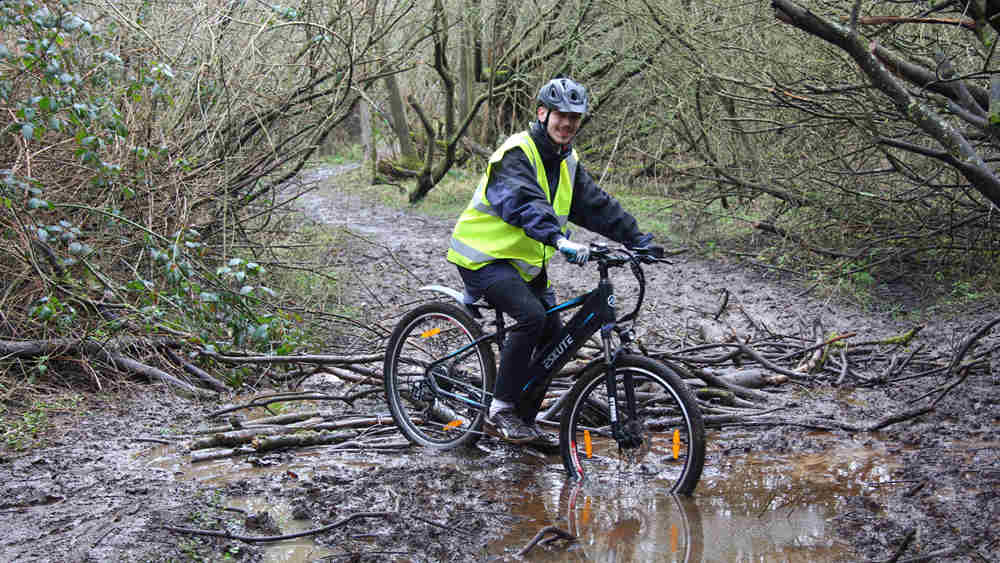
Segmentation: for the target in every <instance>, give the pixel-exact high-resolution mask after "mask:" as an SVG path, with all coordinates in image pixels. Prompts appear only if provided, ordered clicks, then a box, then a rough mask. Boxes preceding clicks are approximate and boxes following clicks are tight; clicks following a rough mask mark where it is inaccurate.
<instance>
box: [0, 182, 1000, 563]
mask: <svg viewBox="0 0 1000 563" xmlns="http://www.w3.org/2000/svg"><path fill="white" fill-rule="evenodd" d="M328 175H332V172H329V173H328ZM321 176H322V175H314V176H313V178H312V179H314V180H321V181H322V188H321V189H319V190H317V191H316V192H314V193H313V194H312V195H310V196H309V198H308V199H304V200H303V207H304V208H305V209H306V214H307V216H308V217H309V219H311V220H313V221H316V222H317V223H320V224H325V225H327V226H329V227H330V228H334V229H345V228H347V229H351V231H352V233H354V235H352V236H351V237H348V238H346V239H345V240H348V241H349V242H348V248H345V249H343V250H341V251H338V252H336V253H331V255H330V256H329V261H330V262H331V263H333V264H335V265H338V266H340V267H341V268H342V269H343V271H345V272H349V275H346V274H345V276H344V278H343V279H351V280H353V282H352V283H351V284H345V287H344V291H345V294H344V296H343V298H344V299H345V300H351V301H353V302H356V303H358V304H359V307H360V308H361V309H363V310H364V311H366V312H367V315H369V316H370V317H371V319H370V320H372V321H373V322H377V323H380V324H383V325H384V326H386V327H391V325H392V323H393V319H394V318H396V317H397V316H398V314H399V311H401V310H404V309H405V308H406V307H408V306H410V305H411V304H412V303H413V302H414V301H416V300H418V299H419V298H420V297H419V295H418V291H417V289H418V288H419V287H420V286H423V285H427V284H432V283H440V284H445V285H451V286H453V287H458V286H459V278H458V276H457V274H456V273H455V272H454V270H453V269H452V268H451V267H450V266H448V265H447V264H446V263H445V261H444V260H443V254H444V250H445V245H446V241H447V237H448V234H449V232H450V229H451V221H450V220H448V219H440V218H435V217H430V216H426V215H423V214H421V213H420V212H419V211H416V210H399V209H389V208H385V207H381V206H377V205H372V204H370V203H369V202H366V201H364V200H361V199H359V198H357V197H354V196H349V195H345V194H344V193H342V192H340V191H338V190H337V189H336V185H335V183H334V182H333V181H332V180H331V178H329V177H321ZM359 222H360V224H359ZM579 235H580V236H579V238H580V239H581V240H588V238H589V237H588V236H587V235H586V234H585V233H579ZM552 270H553V271H552V276H551V277H552V279H554V280H556V281H557V283H558V285H557V291H558V293H559V295H560V296H562V297H565V296H568V295H570V294H571V293H572V292H574V291H578V290H582V289H584V288H586V287H587V286H588V284H591V283H593V281H594V280H595V279H596V273H594V272H590V271H588V270H586V269H580V268H578V267H576V266H572V265H569V264H565V263H562V262H561V261H559V260H554V261H553V267H552ZM647 274H648V279H649V289H650V295H649V298H648V299H649V301H648V303H649V307H648V309H647V311H646V313H645V317H644V319H645V320H644V323H643V326H644V330H645V336H644V342H647V343H648V344H649V345H650V346H651V347H654V348H655V347H657V346H660V347H671V346H677V345H679V344H682V345H690V344H691V343H693V342H696V341H697V333H698V330H699V329H698V327H699V323H700V322H701V321H702V320H703V319H705V318H706V317H710V316H712V315H713V313H714V312H716V311H717V310H718V309H719V304H720V302H721V301H722V299H723V295H728V305H727V308H726V311H727V313H726V314H725V315H724V316H723V317H722V318H723V320H724V322H725V323H726V324H727V325H728V326H729V327H730V328H731V329H733V330H735V331H737V332H742V333H760V332H761V331H771V332H774V333H780V334H807V333H811V330H812V325H813V323H814V321H815V320H816V319H819V320H820V321H821V322H822V325H823V329H824V331H825V332H826V333H833V332H836V333H847V332H853V333H856V334H858V335H861V336H859V338H862V339H868V338H872V339H875V338H886V337H890V336H894V335H898V334H901V333H903V332H905V331H907V330H910V329H912V328H914V327H915V326H923V329H922V331H921V332H920V335H919V343H920V344H921V345H923V346H926V348H925V349H928V350H934V353H935V354H936V357H938V358H939V361H940V362H947V361H949V359H950V356H951V354H952V353H953V352H954V350H955V348H956V347H957V346H958V344H959V343H960V341H961V339H962V337H964V336H965V335H966V334H968V332H969V331H971V330H972V329H974V328H975V327H977V326H980V325H981V324H982V323H984V322H985V321H987V320H989V319H991V318H992V317H991V314H992V313H993V311H995V303H990V304H985V303H978V304H977V305H976V306H975V307H973V308H966V309H963V308H961V307H952V308H951V309H950V310H945V309H941V308H928V307H926V305H925V304H924V303H922V302H921V301H920V300H919V299H918V298H917V297H916V296H917V295H918V293H917V292H916V291H913V290H912V289H911V288H906V287H901V286H896V287H881V288H876V294H877V295H878V296H879V297H878V299H877V301H878V303H879V305H878V306H875V307H869V308H868V309H861V308H858V307H854V306H851V305H849V304H845V303H842V302H838V301H837V300H835V299H832V298H825V297H818V296H815V295H813V292H810V291H807V290H806V288H804V287H802V286H799V285H796V284H793V283H791V281H789V280H783V279H780V278H778V277H776V276H775V273H774V272H773V271H767V270H760V269H754V268H748V267H746V266H744V265H742V264H740V263H738V262H736V261H727V260H725V259H717V260H704V259H700V258H696V257H693V256H687V255H680V256H678V257H676V258H675V259H674V263H673V264H672V265H670V266H666V267H663V268H660V269H658V270H653V269H649V270H647ZM620 291H621V290H620ZM927 311H931V312H930V313H928V312H927ZM951 382H953V380H946V379H943V378H941V377H940V376H933V377H914V378H912V379H910V380H907V381H906V382H904V383H898V384H895V385H883V386H875V387H872V388H866V389H861V388H854V387H852V386H850V385H845V386H842V388H833V387H831V386H829V385H816V386H808V385H806V386H798V385H796V386H789V387H788V388H787V389H782V390H780V391H779V392H782V393H786V394H788V396H794V397H795V398H796V401H797V406H796V407H795V408H794V409H793V410H795V411H796V412H798V413H800V414H802V415H803V416H804V415H809V416H812V417H820V418H822V417H826V418H830V419H837V420H842V421H845V422H849V423H857V424H863V423H867V422H870V421H872V420H875V419H877V418H879V417H882V416H884V415H885V414H887V413H891V412H903V411H906V410H907V409H909V408H911V406H912V405H914V404H916V402H917V401H918V400H919V399H920V398H921V397H922V396H924V395H925V394H926V393H928V392H929V391H931V390H933V389H936V388H940V387H941V386H942V385H947V384H949V383H951ZM308 385H313V386H314V387H313V388H317V389H325V390H329V389H328V388H326V387H324V386H327V385H336V383H335V382H334V383H330V382H329V381H319V382H315V383H311V384H307V387H308ZM229 399H231V398H229ZM223 402H225V401H223ZM84 404H85V408H82V409H77V410H74V411H73V412H67V413H65V414H63V415H53V416H54V420H55V422H56V429H55V430H54V431H53V432H51V433H50V434H49V435H48V436H47V437H46V444H47V445H46V447H44V448H41V449H35V450H32V451H30V452H27V453H23V454H12V453H5V454H3V457H2V459H0V529H2V530H4V533H3V534H2V536H0V561H190V560H205V561H223V560H233V561H260V560H261V559H262V557H263V555H262V554H263V552H264V549H263V547H262V546H261V545H259V544H257V543H247V542H242V541H238V540H235V539H232V538H225V537H211V536H203V535H195V534H191V533H184V532H179V531H175V530H176V529H178V528H186V529H202V530H204V529H214V530H228V531H229V532H230V533H231V534H233V535H241V536H266V535H274V534H276V533H287V531H286V530H281V529H280V527H278V528H275V526H274V523H273V519H269V518H268V517H267V516H265V515H262V514H260V513H259V512H254V513H251V511H244V512H238V511H235V510H233V509H232V506H230V505H229V504H227V500H228V499H234V498H239V497H246V496H255V497H260V498H263V499H269V500H270V501H272V502H273V503H274V504H275V505H278V504H282V503H283V504H285V505H287V506H290V507H291V511H292V513H293V515H294V517H295V518H296V519H297V521H298V522H300V523H301V526H298V527H297V528H298V529H309V528H315V527H321V526H328V525H330V524H333V523H337V522H340V521H341V520H345V521H344V522H343V523H342V525H339V526H337V527H336V528H333V529H331V530H329V531H327V532H324V533H322V534H318V535H316V536H315V541H316V543H317V544H318V545H319V546H322V547H323V548H324V551H323V554H322V556H325V557H328V559H325V560H341V561H386V560H405V561H411V560H412V561H484V560H491V559H497V558H498V557H501V556H505V557H506V558H507V559H511V560H514V559H516V557H515V556H514V552H515V551H516V549H512V550H509V551H508V553H506V554H502V553H501V554H498V553H495V550H494V551H493V552H491V551H490V549H489V547H488V546H490V545H491V542H495V541H496V540H497V539H498V538H502V537H503V536H504V534H505V532H506V531H507V530H508V529H509V528H510V526H511V525H512V524H513V523H514V522H513V521H514V517H513V516H512V515H511V514H510V511H509V510H508V508H507V506H506V505H505V494H504V491H513V490H518V491H523V490H531V488H532V487H536V486H537V483H536V482H535V480H536V479H537V476H538V473H539V470H540V469H539V468H540V467H543V466H547V465H551V464H552V463H558V459H556V460H552V459H548V460H546V459H544V458H538V460H537V462H536V461H530V460H529V461H525V457H524V456H523V455H520V454H519V453H518V452H517V451H516V450H515V449H514V448H512V447H509V446H506V445H505V444H502V443H498V442H497V441H495V440H493V439H489V438H487V439H484V440H483V441H482V442H481V445H480V447H479V448H476V449H474V450H470V451H461V452H445V453H443V454H442V453H435V452H427V451H423V450H414V449H406V450H396V451H354V452H340V453H330V452H327V451H324V450H323V449H322V448H316V449H311V450H309V451H290V452H284V453H279V454H269V455H264V456H260V457H250V458H246V459H241V460H240V461H239V462H238V463H240V464H242V465H241V466H242V467H245V468H246V469H245V470H244V472H243V476H241V477H240V478H236V479H232V478H227V479H224V480H219V481H215V480H212V479H199V478H191V477H190V475H188V473H189V468H188V467H186V466H185V464H186V463H187V462H186V461H185V457H184V456H185V452H184V451H183V446H182V444H183V443H184V442H183V440H179V439H178V438H179V437H183V436H184V435H185V434H186V433H188V432H190V431H191V429H192V428H195V427H197V426H199V425H203V424H205V420H204V416H205V415H206V414H207V413H209V412H211V411H213V410H215V409H217V408H218V407H219V404H206V403H196V402H192V401H189V400H186V399H183V398H179V397H177V396H175V395H173V394H172V393H170V392H169V391H168V390H166V389H163V388H160V387H155V386H150V387H146V388H143V389H141V391H137V390H134V389H133V390H132V391H129V392H124V393H119V394H118V395H116V396H114V397H113V398H109V397H108V396H107V395H105V396H100V395H94V396H90V397H87V398H85V403H84ZM340 408H344V410H345V414H351V412H356V413H363V414H371V413H382V414H387V412H388V411H387V409H386V407H385V406H384V405H383V404H382V403H381V402H380V401H379V400H378V397H377V396H375V397H372V398H369V399H366V400H363V401H361V402H358V403H355V404H354V405H353V406H352V407H351V408H350V411H351V412H348V409H347V407H340ZM789 414H794V413H789ZM746 432H747V429H745V428H743V429H741V430H740V432H739V434H737V433H735V432H721V433H713V439H714V441H713V443H712V444H711V446H710V451H709V459H708V462H707V467H706V474H707V475H712V472H713V471H715V478H724V477H725V476H724V475H718V471H719V470H718V469H715V468H724V467H726V466H731V465H732V464H734V463H739V459H740V457H741V456H749V455H751V454H754V453H763V452H766V453H769V454H773V453H781V452H802V453H810V452H815V453H817V454H819V455H820V456H822V454H823V453H824V452H827V451H829V450H830V449H831V448H832V446H833V445H834V444H837V443H841V442H846V441H851V440H853V441H855V442H858V443H860V445H861V447H864V448H871V449H879V450H884V451H886V452H888V454H887V455H889V456H890V457H891V458H892V461H893V467H894V469H893V476H892V479H891V480H889V481H885V482H881V483H878V484H873V486H871V487H867V488H865V489H863V490H862V491H861V492H859V493H857V494H855V495H853V496H851V497H850V498H849V499H848V501H847V503H846V509H845V510H844V511H842V512H841V513H840V514H839V515H838V516H837V517H836V518H835V520H834V524H835V529H836V532H837V534H838V537H837V538H836V539H837V540H838V541H842V542H846V543H847V544H848V545H850V546H852V549H853V553H852V554H851V555H850V556H849V557H848V558H847V560H851V561H860V560H873V561H885V560H889V559H891V558H892V557H893V556H895V555H896V554H897V552H899V553H900V557H899V559H898V560H899V561H908V560H910V561H915V560H921V561H923V560H934V561H970V562H972V561H975V562H983V561H997V560H1000V536H998V526H997V525H996V524H997V522H998V520H997V514H1000V486H998V485H1000V460H998V458H1000V375H998V374H996V373H993V374H987V375H986V376H977V377H970V378H969V379H968V380H966V381H965V382H964V383H962V385H961V387H960V388H959V389H958V390H957V391H956V392H953V393H951V394H949V395H948V396H947V397H946V399H945V400H943V401H941V402H940V403H939V404H937V405H936V408H935V410H934V411H933V412H931V413H928V414H925V415H922V416H919V417H917V418H914V419H912V420H909V421H906V422H903V423H900V424H897V425H893V426H890V427H889V428H887V429H886V430H884V431H881V432H878V433H872V434H863V435H851V434H848V433H843V432H824V433H816V432H809V431H807V430H805V429H803V428H799V427H795V426H779V427H773V426H761V427H753V428H751V429H750V432H752V433H753V435H754V438H753V439H750V440H748V439H746V434H745V433H746ZM164 439H168V440H167V441H169V442H172V443H174V444H180V445H174V446H164V445H163V444H162V443H159V442H158V440H164ZM164 448H170V456H172V459H174V460H175V462H174V463H168V464H158V463H154V462H152V461H151V460H153V459H155V458H156V457H157V456H158V455H159V456H161V457H162V455H163V453H162V452H163V449H164ZM157 451H159V452H160V453H159V454H157V453H156V452H157ZM320 460H322V462H321V461H320ZM331 460H332V461H331ZM337 460H342V463H339V464H338V463H337ZM233 463H236V462H233ZM272 467H294V468H293V469H284V470H282V471H268V468H272ZM255 469H259V471H258V470H255ZM817 478H836V476H832V477H830V476H823V477H817ZM696 494H697V493H696ZM352 517H353V518H352ZM904 546H905V549H901V548H903V547H904ZM540 549H543V550H558V549H565V544H562V545H560V544H558V543H555V544H553V545H552V546H549V547H545V548H540ZM318 557H320V555H319V554H318V555H317V560H318ZM529 560H530V559H529Z"/></svg>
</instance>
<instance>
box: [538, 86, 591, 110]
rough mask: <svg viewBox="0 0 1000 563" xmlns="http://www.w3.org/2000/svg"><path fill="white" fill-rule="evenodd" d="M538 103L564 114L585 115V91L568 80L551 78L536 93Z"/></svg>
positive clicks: (586, 100)
mask: <svg viewBox="0 0 1000 563" xmlns="http://www.w3.org/2000/svg"><path fill="white" fill-rule="evenodd" d="M538 103H539V105H543V106H545V107H547V108H549V109H555V110H559V111H562V112H566V113H587V107H588V98H587V89H586V88H584V87H583V86H581V85H580V84H577V83H576V82H573V81H572V80H570V79H569V78H553V79H552V80H549V81H548V82H546V83H545V85H544V86H542V89H541V90H539V91H538Z"/></svg>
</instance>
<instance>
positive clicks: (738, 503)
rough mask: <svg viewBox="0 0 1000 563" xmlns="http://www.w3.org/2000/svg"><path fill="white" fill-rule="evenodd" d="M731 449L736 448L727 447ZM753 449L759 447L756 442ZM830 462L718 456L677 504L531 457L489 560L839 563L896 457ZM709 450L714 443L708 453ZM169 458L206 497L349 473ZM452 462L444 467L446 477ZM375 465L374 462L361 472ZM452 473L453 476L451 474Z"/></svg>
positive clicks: (850, 451) (312, 547) (851, 454)
mask: <svg viewBox="0 0 1000 563" xmlns="http://www.w3.org/2000/svg"><path fill="white" fill-rule="evenodd" d="M728 438H729V440H732V436H729V437H728ZM747 439H753V437H748V438H747ZM838 440H839V441H838V443H839V444H841V445H840V446H838V447H835V448H832V449H830V450H827V451H824V452H822V453H805V454H774V455H766V456H765V455H758V454H753V455H751V454H739V455H721V454H720V453H716V455H712V456H711V457H712V459H713V462H712V465H711V466H706V471H705V474H704V476H703V478H702V481H701V483H700V484H699V486H698V490H697V492H696V494H695V495H694V496H693V497H691V498H679V497H675V496H673V495H669V494H664V493H662V492H659V493H657V492H650V491H649V490H646V489H639V488H630V487H628V486H618V487H614V488H609V487H606V488H604V489H599V488H598V489H594V488H592V487H589V486H582V487H581V486H577V485H575V484H573V483H571V482H569V481H568V480H567V479H566V478H565V473H564V472H563V469H562V465H561V464H560V463H558V458H557V457H556V458H547V459H542V458H539V457H534V456H530V455H524V456H523V459H519V460H517V461H520V462H522V463H525V464H529V465H531V466H532V467H536V468H537V470H534V471H529V472H527V473H526V476H525V477H524V479H525V480H526V482H524V483H520V484H518V485H517V486H514V487H509V483H507V484H506V485H504V486H506V487H509V489H510V490H508V491H495V492H496V493H497V496H499V497H501V498H507V499H509V503H508V504H509V506H510V508H511V511H512V512H513V515H514V516H515V520H514V521H513V523H512V527H511V529H510V530H509V532H508V533H507V534H506V535H505V536H504V537H503V538H502V539H500V540H498V541H496V542H494V543H493V544H492V545H490V546H489V549H488V552H489V555H491V556H497V555H509V556H515V555H516V554H517V553H518V551H520V550H522V549H524V548H525V547H526V546H528V545H529V544H530V543H531V542H532V540H533V538H535V536H536V534H538V533H539V532H540V531H541V530H542V529H543V528H546V527H548V526H552V527H555V528H558V529H559V530H564V531H566V532H569V533H571V534H574V535H576V536H577V537H578V541H577V542H574V543H572V544H569V546H568V547H567V544H566V543H561V544H558V545H560V547H558V548H555V547H554V546H555V545H556V544H553V547H547V546H545V545H541V544H539V545H536V546H534V547H532V548H531V550H530V552H529V553H528V555H526V556H525V560H529V561H540V562H564V561H566V562H568V561H574V562H579V561H601V562H631V561H651V560H656V561H671V562H672V561H686V562H698V561H755V562H798V561H801V562H810V563H823V562H833V561H841V560H844V559H846V558H847V555H848V554H849V551H848V546H846V545H841V544H839V543H837V542H835V541H834V540H833V539H832V537H833V536H834V535H835V534H834V533H833V532H832V529H831V523H830V519H831V518H832V517H833V516H835V515H836V514H837V513H838V512H839V511H841V510H842V509H843V508H844V505H845V503H846V501H847V499H849V498H850V497H852V496H857V495H860V494H862V493H865V494H868V495H870V494H872V493H873V492H876V494H877V491H878V489H879V487H880V486H886V487H888V486H891V482H890V479H891V472H892V470H893V468H894V464H893V463H892V461H891V459H892V455H891V454H890V453H889V452H886V451H884V450H883V449H881V448H879V447H875V446H870V445H865V444H860V443H859V444H851V443H850V442H847V444H846V445H844V442H843V440H844V439H843V438H838ZM711 443H712V442H710V444H711ZM186 457H187V456H184V455H176V454H174V453H173V452H172V450H171V449H170V448H159V449H157V450H156V451H155V452H154V453H153V455H152V456H151V457H150V458H147V463H148V464H149V465H151V466H156V467H160V468H163V469H167V470H169V471H171V472H172V473H173V475H174V478H176V479H179V480H195V481H197V482H199V483H204V484H205V485H206V486H221V485H224V484H225V483H227V482H228V481H235V480H237V479H245V478H248V477H254V476H268V475H274V474H275V473H280V472H292V473H294V474H296V475H298V476H299V477H302V478H305V477H308V476H309V474H310V473H311V472H319V471H322V470H323V469H324V463H329V464H330V466H333V465H334V464H336V465H338V466H343V465H344V464H345V463H351V462H350V461H348V460H345V459H344V458H343V457H337V458H335V459H330V460H329V461H327V459H326V458H324V456H323V455H322V450H321V449H317V450H316V451H315V452H296V455H295V459H296V460H297V461H296V463H290V464H280V465H273V466H269V467H259V466H254V465H251V464H250V463H247V462H245V461H243V460H241V459H228V460H217V461H210V462H203V463H198V464H191V463H190V462H189V461H187V459H186ZM448 459H449V456H442V458H441V462H442V464H443V465H447V464H448V463H451V462H450V461H447V460H448ZM356 463H358V464H362V465H369V464H371V463H376V462H375V461H373V460H370V459H368V460H365V461H361V460H357V461H356ZM442 469H443V470H448V471H451V470H452V468H444V467H442ZM225 502H226V504H227V506H232V507H234V508H240V509H242V510H245V511H247V513H254V512H257V511H261V510H267V511H270V512H271V513H272V515H273V516H274V517H275V519H276V520H277V521H278V523H279V525H280V526H281V529H282V531H283V532H284V533H289V532H295V531H299V530H303V529H306V526H308V524H306V523H304V522H302V523H300V522H299V521H296V520H294V519H293V518H292V516H291V512H290V508H289V507H288V506H286V505H282V504H281V503H280V502H279V503H275V502H274V501H273V500H269V501H267V502H266V503H265V502H264V501H263V500H262V499H258V498H254V497H228V498H226V500H225ZM265 548H266V554H265V558H264V561H269V562H283V563H295V562H303V561H315V560H318V559H320V558H322V557H323V556H324V555H330V552H328V551H325V548H323V547H321V546H319V545H317V544H315V543H313V542H312V541H311V540H310V538H308V537H304V538H299V539H297V540H294V541H288V542H283V543H281V544H275V545H269V546H265Z"/></svg>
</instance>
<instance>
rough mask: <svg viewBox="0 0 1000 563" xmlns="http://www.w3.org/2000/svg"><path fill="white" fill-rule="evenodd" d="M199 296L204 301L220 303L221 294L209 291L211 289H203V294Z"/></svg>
mask: <svg viewBox="0 0 1000 563" xmlns="http://www.w3.org/2000/svg"><path fill="white" fill-rule="evenodd" d="M198 297H199V298H200V299H201V300H202V301H204V302H205V303H218V302H219V294H218V293H212V292H209V291H203V292H202V293H201V295H199V296H198Z"/></svg>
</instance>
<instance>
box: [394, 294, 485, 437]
mask: <svg viewBox="0 0 1000 563" xmlns="http://www.w3.org/2000/svg"><path fill="white" fill-rule="evenodd" d="M480 336H482V329H480V327H479V325H478V324H477V323H476V322H475V321H474V320H473V319H472V317H470V316H469V314H468V313H466V312H465V311H464V310H463V309H462V308H460V307H457V306H455V305H452V304H450V303H440V302H433V303H426V304H424V305H421V306H419V307H417V308H416V309H414V310H412V311H410V312H409V313H407V314H406V315H405V316H404V317H403V318H402V320H400V322H399V324H397V325H396V328H395V330H394V331H393V333H392V336H391V337H390V338H389V343H388V345H387V346H386V351H385V365H384V369H383V377H384V378H385V394H386V398H387V399H388V402H389V408H390V410H391V411H392V417H393V419H394V420H395V421H396V425H397V426H399V429H400V431H401V432H402V433H403V434H404V435H405V436H406V437H407V438H408V439H409V440H410V441H411V442H413V443H415V444H419V445H422V446H429V447H433V448H442V449H445V448H453V447H456V446H459V445H463V444H469V443H473V442H475V441H476V440H477V439H478V438H479V436H480V434H481V432H482V426H483V420H484V418H485V409H483V408H482V406H481V405H484V404H485V403H486V399H487V397H488V393H489V392H491V391H492V389H493V381H494V380H495V379H496V363H495V361H494V358H493V351H492V349H491V348H490V346H489V343H488V342H485V341H484V342H480V343H478V344H476V343H474V341H475V340H476V339H477V338H479V337H480Z"/></svg>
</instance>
